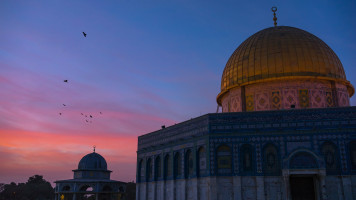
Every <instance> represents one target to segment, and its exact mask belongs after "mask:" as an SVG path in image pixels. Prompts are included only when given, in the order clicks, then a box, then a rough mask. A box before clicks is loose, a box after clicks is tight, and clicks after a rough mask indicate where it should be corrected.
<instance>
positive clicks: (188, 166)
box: [184, 149, 194, 178]
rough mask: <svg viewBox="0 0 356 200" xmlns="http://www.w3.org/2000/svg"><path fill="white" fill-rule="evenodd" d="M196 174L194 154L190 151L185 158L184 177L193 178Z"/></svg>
mask: <svg viewBox="0 0 356 200" xmlns="http://www.w3.org/2000/svg"><path fill="white" fill-rule="evenodd" d="M193 174H194V161H193V153H192V151H191V150H190V149H188V150H187V152H186V153H185V158H184V175H185V178H189V177H192V176H193Z"/></svg>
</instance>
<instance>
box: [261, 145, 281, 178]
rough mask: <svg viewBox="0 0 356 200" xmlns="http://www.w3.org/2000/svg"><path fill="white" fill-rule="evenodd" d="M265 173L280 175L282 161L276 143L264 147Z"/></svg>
mask: <svg viewBox="0 0 356 200" xmlns="http://www.w3.org/2000/svg"><path fill="white" fill-rule="evenodd" d="M263 173H264V174H266V175H280V174H281V162H280V159H279V154H278V149H277V147H276V146H275V145H274V144H271V143H269V144H267V145H265V147H264V148H263Z"/></svg>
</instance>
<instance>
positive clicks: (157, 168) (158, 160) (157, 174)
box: [155, 156, 162, 180]
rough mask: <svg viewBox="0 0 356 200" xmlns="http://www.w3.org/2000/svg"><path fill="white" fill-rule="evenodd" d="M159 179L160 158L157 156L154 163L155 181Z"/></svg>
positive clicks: (160, 171)
mask: <svg viewBox="0 0 356 200" xmlns="http://www.w3.org/2000/svg"><path fill="white" fill-rule="evenodd" d="M161 177H162V168H161V157H160V156H157V158H156V161H155V180H158V179H160V178H161Z"/></svg>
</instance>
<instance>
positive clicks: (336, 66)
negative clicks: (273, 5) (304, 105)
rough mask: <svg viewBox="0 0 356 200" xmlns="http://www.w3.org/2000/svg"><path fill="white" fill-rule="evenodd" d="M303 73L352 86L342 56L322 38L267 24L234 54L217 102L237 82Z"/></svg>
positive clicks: (227, 68)
mask: <svg viewBox="0 0 356 200" xmlns="http://www.w3.org/2000/svg"><path fill="white" fill-rule="evenodd" d="M301 77H320V78H321V79H329V80H337V81H339V82H340V81H341V82H347V83H348V84H346V85H348V87H352V86H350V84H349V82H348V81H347V80H346V76H345V72H344V68H343V66H342V64H341V62H340V60H339V58H338V57H337V55H336V54H335V53H334V51H333V50H332V49H331V48H330V47H329V46H328V45H327V44H326V43H325V42H323V41H322V40H321V39H319V38H318V37H316V36H314V35H313V34H311V33H308V32H306V31H304V30H301V29H298V28H294V27H288V26H276V27H271V28H267V29H264V30H261V31H259V32H257V33H255V34H254V35H252V36H250V37H249V38H248V39H247V40H245V41H244V42H243V43H242V44H241V45H240V46H239V47H238V48H237V49H236V50H235V51H234V53H233V54H232V55H231V57H230V59H229V60H228V62H227V63H226V66H225V69H224V72H223V75H222V79H221V92H220V94H219V95H218V97H217V98H218V102H219V101H220V98H221V97H222V95H223V94H224V93H226V92H227V91H228V90H229V89H230V88H233V87H236V86H243V85H248V84H252V83H256V82H265V81H269V80H280V79H284V78H289V79H291V78H292V79H293V78H301ZM351 90H353V87H352V89H351ZM353 91H354V90H353ZM352 93H353V92H352ZM350 95H351V94H350Z"/></svg>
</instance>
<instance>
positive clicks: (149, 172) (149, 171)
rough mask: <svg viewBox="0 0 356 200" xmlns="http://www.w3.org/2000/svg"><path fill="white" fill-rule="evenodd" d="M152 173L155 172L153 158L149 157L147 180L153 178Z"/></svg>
mask: <svg viewBox="0 0 356 200" xmlns="http://www.w3.org/2000/svg"><path fill="white" fill-rule="evenodd" d="M152 174H153V167H152V160H151V158H149V159H148V160H147V164H146V180H147V181H151V180H152Z"/></svg>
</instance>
